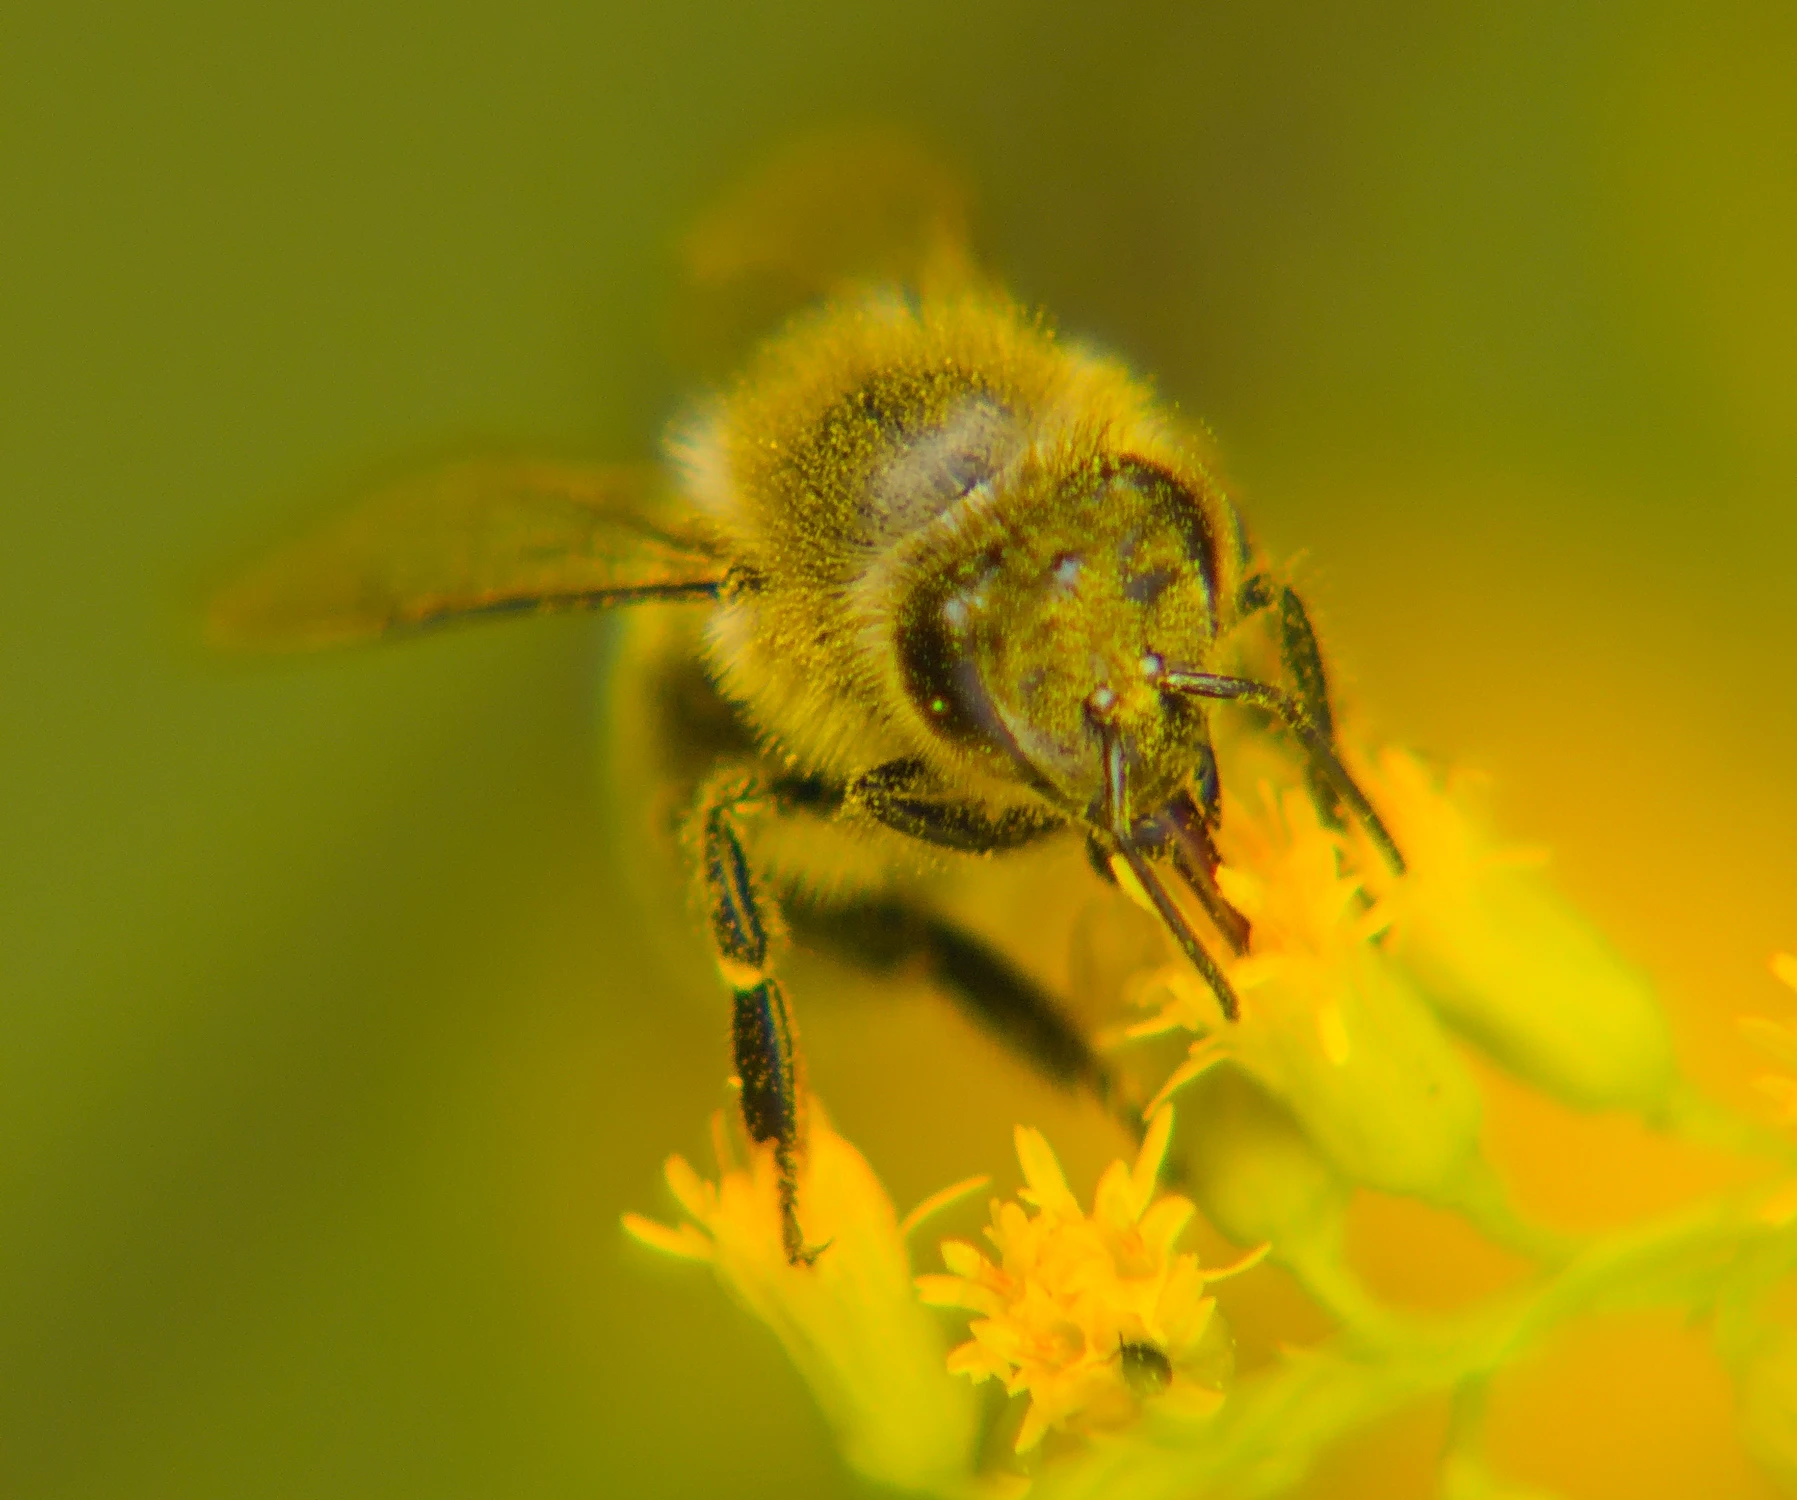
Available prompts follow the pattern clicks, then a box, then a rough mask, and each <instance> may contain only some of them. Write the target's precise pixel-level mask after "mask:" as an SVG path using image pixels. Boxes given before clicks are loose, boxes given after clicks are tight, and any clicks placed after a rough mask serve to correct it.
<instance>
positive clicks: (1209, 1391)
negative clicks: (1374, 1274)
mask: <svg viewBox="0 0 1797 1500" xmlns="http://www.w3.org/2000/svg"><path fill="white" fill-rule="evenodd" d="M1172 1128H1173V1115H1172V1111H1171V1110H1170V1109H1167V1108H1163V1109H1161V1110H1160V1111H1159V1112H1157V1113H1156V1115H1155V1116H1154V1118H1153V1120H1152V1121H1151V1122H1150V1124H1149V1128H1148V1134H1147V1138H1146V1139H1145V1140H1144V1141H1143V1143H1142V1148H1141V1152H1140V1154H1139V1155H1138V1156H1137V1158H1136V1161H1135V1164H1134V1165H1133V1166H1131V1165H1129V1164H1127V1163H1124V1162H1121V1161H1116V1162H1113V1163H1112V1164H1111V1165H1110V1167H1109V1168H1108V1169H1107V1170H1106V1171H1105V1173H1104V1175H1103V1177H1101V1178H1100V1179H1099V1183H1098V1188H1097V1191H1096V1193H1095V1194H1094V1198H1093V1206H1092V1212H1091V1214H1090V1215H1088V1214H1086V1213H1085V1212H1083V1211H1082V1210H1081V1208H1080V1206H1079V1202H1078V1200H1077V1199H1075V1197H1074V1196H1073V1194H1072V1192H1071V1191H1070V1190H1069V1189H1068V1187H1067V1182H1066V1179H1065V1177H1063V1176H1062V1174H1061V1168H1060V1164H1059V1162H1057V1161H1056V1159H1055V1155H1054V1151H1053V1150H1052V1148H1051V1147H1050V1146H1049V1144H1048V1142H1047V1140H1046V1139H1044V1137H1043V1136H1042V1135H1041V1134H1040V1133H1039V1132H1037V1131H1035V1130H1029V1129H1026V1128H1024V1127H1022V1126H1019V1127H1018V1128H1017V1133H1016V1138H1017V1158H1018V1161H1019V1162H1020V1163H1021V1165H1022V1167H1023V1175H1024V1179H1025V1182H1026V1184H1027V1186H1026V1187H1025V1188H1023V1189H1022V1190H1021V1191H1020V1192H1019V1194H1018V1197H1019V1198H1020V1199H1021V1200H1022V1204H1019V1203H1014V1202H996V1201H995V1202H994V1203H993V1205H992V1224H991V1227H990V1228H988V1229H987V1231H986V1237H987V1239H988V1240H990V1241H991V1242H992V1245H993V1247H994V1249H995V1250H996V1252H997V1257H996V1259H995V1260H992V1259H988V1258H987V1257H986V1256H985V1255H983V1254H981V1252H980V1251H979V1250H978V1249H977V1248H976V1247H975V1246H973V1245H971V1244H968V1243H967V1242H965V1241H962V1240H945V1241H944V1242H943V1245H942V1257H943V1261H944V1262H945V1263H946V1265H947V1266H948V1268H949V1272H950V1273H951V1274H948V1275H937V1276H920V1277H918V1278H917V1286H918V1289H919V1291H920V1292H921V1293H922V1295H923V1300H924V1301H925V1302H928V1303H932V1304H934V1305H936V1306H939V1307H959V1308H965V1309H966V1310H968V1311H970V1312H975V1313H978V1314H980V1315H981V1316H980V1317H978V1318H976V1319H975V1320H974V1321H973V1323H972V1324H971V1326H970V1327H969V1330H968V1331H969V1333H971V1334H972V1337H971V1338H970V1339H969V1340H968V1342H966V1343H964V1344H962V1345H961V1346H960V1347H959V1348H958V1349H956V1350H955V1351H954V1352H953V1353H952V1354H951V1355H950V1356H949V1360H948V1367H949V1369H951V1370H954V1371H957V1372H959V1373H961V1374H965V1375H969V1376H971V1377H972V1378H973V1379H974V1380H975V1381H982V1380H987V1379H994V1378H996V1379H998V1380H1002V1381H1003V1382H1004V1383H1005V1388H1006V1390H1007V1391H1009V1392H1011V1393H1012V1394H1014V1395H1015V1394H1017V1393H1020V1392H1022V1393H1026V1394H1027V1395H1028V1396H1029V1398H1030V1403H1029V1409H1028V1411H1027V1412H1026V1413H1025V1415H1024V1419H1023V1424H1022V1427H1021V1428H1020V1430H1019V1431H1018V1434H1017V1439H1016V1447H1017V1450H1018V1451H1019V1452H1027V1451H1029V1450H1031V1449H1033V1448H1035V1447H1036V1446H1037V1445H1038V1444H1039V1443H1040V1442H1041V1441H1042V1439H1043V1437H1044V1436H1045V1435H1046V1434H1047V1433H1048V1432H1049V1431H1051V1430H1053V1429H1067V1430H1073V1431H1079V1432H1095V1431H1102V1430H1106V1429H1115V1428H1117V1427H1120V1426H1122V1425H1124V1424H1126V1423H1127V1422H1129V1421H1130V1420H1131V1419H1132V1418H1134V1417H1135V1416H1136V1415H1137V1414H1138V1413H1139V1412H1141V1411H1142V1410H1143V1409H1144V1408H1151V1409H1152V1410H1153V1412H1154V1413H1155V1414H1156V1416H1157V1417H1160V1418H1163V1419H1170V1420H1174V1421H1177V1422H1182V1423H1188V1424H1189V1423H1198V1422H1202V1421H1204V1420H1205V1419H1206V1418H1208V1417H1210V1416H1211V1415H1213V1414H1214V1413H1215V1412H1216V1410H1217V1408H1218V1407H1219V1406H1220V1405H1221V1404H1222V1401H1223V1385H1224V1383H1225V1382H1226V1380H1227V1379H1228V1376H1229V1370H1230V1363H1231V1360H1230V1345H1229V1340H1228V1335H1227V1332H1226V1331H1225V1330H1224V1328H1223V1326H1222V1322H1221V1319H1220V1318H1219V1317H1218V1315H1217V1312H1216V1304H1215V1300H1214V1299H1213V1298H1211V1297H1209V1296H1207V1295H1206V1294H1205V1286H1206V1283H1207V1282H1209V1281H1212V1280H1215V1279H1216V1278H1217V1276H1219V1275H1224V1274H1228V1272H1214V1271H1213V1272H1206V1271H1203V1270H1201V1269H1200V1268H1199V1265H1198V1257H1197V1256H1196V1255H1193V1254H1191V1253H1189V1252H1186V1253H1179V1252H1176V1250H1175V1248H1174V1247H1175V1245H1176V1244H1177V1243H1178V1240H1179V1237H1180V1234H1181V1233H1182V1232H1183V1231H1184V1229H1185V1227H1186V1225H1187V1223H1188V1222H1189V1221H1190V1220H1191V1217H1192V1214H1193V1211H1194V1210H1193V1207H1192V1205H1191V1203H1190V1202H1188V1201H1187V1200H1186V1199H1184V1198H1181V1197H1177V1196H1173V1195H1162V1196H1158V1197H1157V1196H1156V1193H1155V1185H1156V1179H1157V1178H1158V1176H1159V1173H1160V1167H1161V1162H1162V1159H1163V1158H1164V1156H1165V1154H1166V1150H1167V1141H1168V1138H1169V1136H1170V1135H1171V1132H1172ZM1023 1204H1027V1205H1029V1206H1030V1207H1032V1208H1034V1209H1035V1212H1034V1213H1033V1214H1031V1213H1028V1212H1026V1211H1025V1209H1024V1207H1023ZM1254 1258H1255V1259H1258V1255H1257V1256H1256V1257H1254ZM1232 1269H1239V1267H1237V1268H1232Z"/></svg>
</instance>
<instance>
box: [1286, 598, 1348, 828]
mask: <svg viewBox="0 0 1797 1500" xmlns="http://www.w3.org/2000/svg"><path fill="white" fill-rule="evenodd" d="M1279 660H1280V662H1281V663H1282V664H1283V665H1284V667H1285V674H1286V678H1287V680H1288V681H1289V682H1290V683H1291V685H1292V689H1293V693H1292V696H1293V697H1295V698H1296V699H1297V700H1298V702H1299V704H1300V705H1301V706H1302V707H1303V709H1304V714H1305V717H1306V718H1308V719H1309V720H1310V722H1311V723H1312V724H1313V725H1315V726H1316V729H1317V732H1318V733H1319V734H1320V735H1321V736H1322V737H1323V739H1324V740H1326V741H1327V742H1328V743H1329V744H1330V745H1333V744H1334V743H1335V711H1334V709H1332V708H1331V707H1330V706H1329V679H1328V677H1327V676H1326V675H1325V674H1324V671H1323V653H1322V651H1321V650H1320V649H1319V648H1318V646H1317V634H1316V631H1315V630H1313V629H1312V628H1311V624H1310V615H1309V613H1308V612H1307V611H1306V610H1305V608H1304V601H1303V600H1302V599H1300V598H1299V597H1298V596H1297V594H1295V593H1294V592H1293V591H1292V590H1291V589H1290V588H1282V589H1281V590H1280V591H1279ZM1305 784H1306V786H1307V787H1308V788H1309V790H1310V800H1311V801H1312V802H1314V803H1315V804H1316V808H1317V813H1318V815H1319V816H1320V817H1321V818H1322V820H1323V822H1324V824H1325V825H1326V826H1327V827H1330V828H1340V827H1342V826H1343V824H1342V804H1341V798H1340V797H1339V796H1338V795H1337V794H1336V791H1335V788H1334V787H1333V786H1332V785H1331V784H1330V780H1329V776H1328V774H1327V773H1326V772H1325V771H1324V769H1323V767H1322V766H1320V765H1319V764H1318V763H1317V760H1316V758H1315V757H1312V759H1311V762H1310V765H1309V767H1308V769H1307V772H1306V775H1305Z"/></svg>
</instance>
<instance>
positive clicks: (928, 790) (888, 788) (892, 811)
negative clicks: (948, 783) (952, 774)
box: [845, 760, 1067, 854]
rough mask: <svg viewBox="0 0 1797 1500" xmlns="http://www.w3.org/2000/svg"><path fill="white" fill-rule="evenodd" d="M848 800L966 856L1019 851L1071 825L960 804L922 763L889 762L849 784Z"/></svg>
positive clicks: (1036, 814)
mask: <svg viewBox="0 0 1797 1500" xmlns="http://www.w3.org/2000/svg"><path fill="white" fill-rule="evenodd" d="M845 801H846V803H847V805H848V806H849V807H851V808H852V809H853V810H854V811H855V812H856V813H859V814H862V815H864V816H866V817H870V818H872V819H874V821H875V822H878V823H884V824H885V825H886V826H887V827H888V828H891V829H893V830H894V831H896V832H898V833H902V834H904V835H905V836H906V837H907V838H914V839H917V840H919V841H920V842H922V843H925V844H933V845H935V846H936V847H937V848H939V849H956V850H959V851H960V852H961V853H963V854H1001V853H1004V852H1005V851H1007V850H1010V849H1021V848H1023V847H1024V845H1026V844H1032V843H1034V842H1035V841H1036V840H1037V839H1041V838H1046V837H1047V836H1048V835H1049V834H1052V833H1059V832H1060V831H1061V830H1062V829H1063V828H1065V827H1066V826H1067V821H1066V819H1065V818H1063V817H1061V816H1060V815H1059V814H1058V813H1052V812H1050V811H1048V809H1046V808H1030V807H1011V808H1006V809H1005V810H1004V811H1002V812H1000V813H998V814H996V815H994V814H992V813H990V812H988V811H987V810H986V809H985V808H984V807H982V806H981V805H980V804H979V803H978V802H968V801H964V800H957V799H956V798H954V797H952V796H949V795H947V794H946V793H945V791H944V790H943V788H942V787H941V786H940V785H939V784H938V783H937V782H936V780H935V778H934V777H933V776H932V775H931V773H930V771H929V769H928V768H927V767H926V766H925V765H924V764H923V762H922V761H919V760H890V761H887V762H886V763H885V764H884V765H878V766H875V767H874V768H873V769H872V770H871V771H864V772H863V773H862V774H861V775H859V776H857V777H856V778H855V779H854V781H852V782H851V783H850V784H849V786H848V790H847V792H846V794H845Z"/></svg>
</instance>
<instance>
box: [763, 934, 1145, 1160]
mask: <svg viewBox="0 0 1797 1500" xmlns="http://www.w3.org/2000/svg"><path fill="white" fill-rule="evenodd" d="M791 919H792V923H793V929H794V931H795V933H796V934H797V936H798V938H799V939H800V941H801V942H804V943H806V944H807V945H808V946H810V947H813V948H816V949H818V950H820V951H822V952H826V953H831V954H834V955H835V956H836V957H838V958H841V959H844V960H846V961H848V962H850V963H854V964H856V965H857V966H859V967H861V968H865V969H870V970H873V971H874V972H876V973H885V972H890V971H892V970H894V969H898V968H900V967H902V966H903V965H905V964H908V963H915V964H917V965H918V966H919V967H921V968H922V969H923V971H924V973H925V975H926V977H927V978H928V979H929V980H930V981H931V982H932V983H933V984H935V985H936V986H937V987H938V988H939V989H941V990H942V991H943V993H944V994H945V995H947V996H948V998H949V999H951V1000H953V1001H954V1002H955V1003H956V1004H957V1005H959V1006H960V1007H961V1009H962V1010H963V1011H965V1012H966V1014H967V1015H968V1016H969V1017H970V1018H971V1019H972V1020H973V1021H974V1022H976V1023H977V1024H978V1025H979V1026H980V1028H981V1029H982V1030H984V1031H986V1032H987V1033H989V1034H990V1035H991V1036H993V1037H995V1038H996V1039H997V1040H998V1041H1000V1042H1001V1043H1003V1044H1004V1045H1005V1046H1006V1047H1008V1048H1010V1050H1011V1051H1012V1052H1014V1053H1016V1054H1017V1055H1018V1056H1019V1057H1020V1058H1022V1059H1023V1060H1024V1061H1025V1062H1026V1063H1028V1064H1029V1065H1030V1067H1032V1068H1033V1069H1034V1070H1035V1071H1036V1072H1038V1073H1040V1074H1041V1075H1042V1076H1043V1077H1044V1078H1047V1079H1048V1080H1049V1081H1050V1082H1052V1083H1055V1084H1058V1085H1059V1086H1061V1087H1062V1088H1083V1089H1087V1090H1089V1091H1090V1092H1091V1093H1092V1094H1093V1095H1094V1097H1096V1098H1097V1099H1098V1100H1099V1101H1100V1102H1102V1103H1104V1104H1105V1105H1107V1106H1108V1107H1109V1108H1110V1109H1111V1110H1112V1111H1113V1112H1114V1113H1115V1114H1116V1115H1117V1116H1118V1118H1119V1119H1121V1120H1122V1121H1123V1122H1124V1124H1125V1125H1127V1126H1128V1127H1129V1129H1130V1130H1131V1131H1133V1132H1134V1133H1135V1134H1137V1135H1138V1136H1139V1135H1140V1134H1141V1130H1142V1120H1141V1116H1140V1115H1139V1114H1138V1113H1137V1112H1136V1111H1135V1110H1133V1109H1130V1108H1128V1107H1127V1106H1125V1105H1123V1104H1122V1103H1121V1101H1120V1100H1119V1098H1118V1095H1117V1090H1116V1088H1115V1085H1114V1081H1113V1080H1112V1078H1111V1075H1110V1072H1109V1070H1108V1069H1107V1068H1106V1067H1105V1066H1104V1064H1103V1062H1102V1061H1100V1060H1099V1057H1098V1054H1097V1053H1096V1052H1094V1051H1093V1050H1092V1046H1091V1043H1089V1042H1088V1041H1087V1040H1086V1038H1085V1036H1084V1035H1083V1034H1082V1033H1081V1032H1080V1030H1079V1028H1078V1027H1077V1026H1075V1025H1074V1024H1073V1023H1072V1022H1071V1021H1070V1020H1068V1019H1067V1016H1066V1015H1065V1013H1063V1011H1062V1010H1061V1008H1060V1006H1059V1004H1057V1003H1056V1001H1055V999H1054V997H1053V996H1052V995H1050V994H1049V993H1048V992H1047V991H1046V990H1045V989H1043V988H1042V986H1041V985H1039V984H1037V983H1036V981H1035V980H1033V979H1031V978H1030V977H1029V975H1027V974H1025V973H1024V972H1023V971H1022V970H1021V969H1019V968H1017V967H1016V965H1014V964H1012V963H1011V962H1010V961H1009V960H1008V959H1006V958H1005V957H1004V956H1003V955H1002V954H1000V953H998V952H996V951H994V950H993V949H992V948H991V947H989V946H988V945H987V944H986V943H984V942H982V941H981V940H980V939H979V938H976V937H973V936H972V935H970V934H969V933H967V932H964V931H963V930H962V929H960V928H959V927H956V926H954V925H953V924H952V923H949V922H946V921H944V920H943V919H942V918H940V917H937V916H935V915H933V914H931V913H929V912H926V911H922V910H919V909H918V908H916V907H914V906H909V905H906V904H905V903H903V902H901V901H888V900H879V901H876V900H869V901H859V902H855V903H853V904H850V905H846V906H804V907H798V908H795V909H794V910H793V911H792V913H791Z"/></svg>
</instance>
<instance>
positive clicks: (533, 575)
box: [207, 463, 727, 651]
mask: <svg viewBox="0 0 1797 1500" xmlns="http://www.w3.org/2000/svg"><path fill="white" fill-rule="evenodd" d="M726 567H727V562H726V560H725V558H724V555H723V549H722V546H721V543H720V542H719V540H718V539H717V538H716V537H715V536H712V535H709V534H708V533H707V532H706V531H705V530H704V528H703V527H702V526H701V525H700V524H699V523H698V521H697V518H695V517H694V516H693V515H692V514H691V513H690V512H687V513H682V512H681V510H680V509H679V508H678V507H677V506H675V505H673V504H672V503H671V502H670V497H669V494H668V487H667V483H666V480H665V479H663V478H662V477H661V476H660V475H659V473H658V472H657V471H655V470H653V469H650V468H647V467H641V468H605V469H579V468H561V467H556V466H554V465H548V464H526V463H468V464H461V465H458V466H455V467H453V468H448V469H443V470H438V471H436V472H435V473H431V474H427V475H424V476H422V477H420V478H418V479H416V480H413V481H411V482H409V483H406V484H401V485H399V486H397V487H395V488H393V489H390V490H387V491H385V492H383V493H380V494H377V495H376V496H374V497H373V498H372V499H370V500H369V501H367V502H366V503H365V504H363V505H362V506H360V507H359V508H357V509H355V510H352V511H350V512H349V513H348V514H346V515H344V516H343V517H341V518H340V519H339V520H337V521H335V522H333V523H332V524H330V525H328V526H326V527H325V528H324V529H323V530H321V531H318V532H315V533H313V534H312V535H311V536H309V537H305V538H303V539H302V540H300V541H298V542H295V543H293V544H292V545H290V546H288V547H285V548H283V549H281V550H279V551H277V552H276V553H274V555H273V556H271V557H269V558H268V559H267V560H266V561H264V562H263V563H262V564H260V565H259V566H257V567H256V568H254V569H252V570H251V571H249V572H248V573H246V574H244V575H243V576H242V577H241V578H239V579H238V580H237V581H236V582H235V583H233V584H231V585H230V586H229V587H228V588H226V589H225V590H224V591H223V592H221V593H220V594H218V595H217V596H216V597H215V598H214V599H213V601H212V606H211V609H210V611H209V614H208V619H207V625H208V635H209V637H210V639H211V641H212V642H213V644H215V645H218V646H223V647H233V648H240V649H247V650H260V651H308V650H315V649H318V648H321V647H326V646H338V645H348V644H351V643H353V642H357V641H366V640H373V639H376V638H377V637H380V636H385V635H390V634H393V633H395V632H400V631H409V630H416V629H422V628H425V627H428V626H432V625H436V624H440V623H443V622H445V621H449V620H455V619H462V618H467V617H470V616H478V615H493V614H526V613H537V612H543V611H549V610H566V609H602V608H605V607H607V606H609V605H613V604H627V603H634V602H639V601H644V600H651V599H682V598H689V599H690V598H703V597H708V596H710V595H714V594H715V593H716V592H717V589H718V587H719V586H720V585H721V583H722V582H723V578H724V573H725V570H726Z"/></svg>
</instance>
